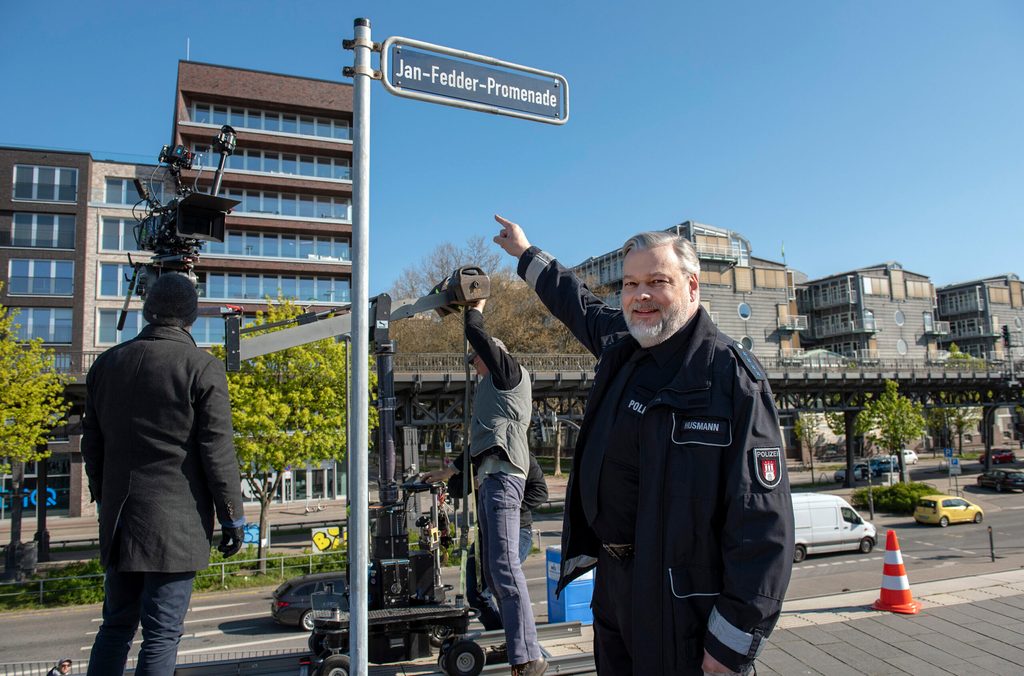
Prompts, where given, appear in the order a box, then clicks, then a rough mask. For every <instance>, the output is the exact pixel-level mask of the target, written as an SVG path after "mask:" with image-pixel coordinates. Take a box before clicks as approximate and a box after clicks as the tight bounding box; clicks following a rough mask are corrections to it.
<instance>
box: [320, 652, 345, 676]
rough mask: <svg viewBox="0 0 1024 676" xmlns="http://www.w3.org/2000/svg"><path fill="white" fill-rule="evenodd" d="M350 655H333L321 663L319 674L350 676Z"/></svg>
mask: <svg viewBox="0 0 1024 676" xmlns="http://www.w3.org/2000/svg"><path fill="white" fill-rule="evenodd" d="M350 673H352V672H351V671H350V669H349V661H348V655H331V656H330V657H328V658H327V659H326V660H324V663H323V664H321V665H320V671H319V672H318V674H317V676H349V674H350Z"/></svg>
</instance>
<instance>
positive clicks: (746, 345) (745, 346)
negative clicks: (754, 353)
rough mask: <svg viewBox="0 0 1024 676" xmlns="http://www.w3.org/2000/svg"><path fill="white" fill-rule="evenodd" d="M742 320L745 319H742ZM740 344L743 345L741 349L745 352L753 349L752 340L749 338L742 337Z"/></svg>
mask: <svg viewBox="0 0 1024 676" xmlns="http://www.w3.org/2000/svg"><path fill="white" fill-rule="evenodd" d="M744 319H746V317H744ZM740 344H741V345H743V349H744V350H746V351H747V352H750V351H751V350H753V349H754V340H753V338H751V337H750V336H743V340H741V341H740Z"/></svg>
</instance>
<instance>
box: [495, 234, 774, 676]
mask: <svg viewBox="0 0 1024 676" xmlns="http://www.w3.org/2000/svg"><path fill="white" fill-rule="evenodd" d="M495 219H496V220H497V221H498V223H500V224H501V226H502V227H501V230H500V231H499V233H498V235H497V236H496V237H495V238H494V241H495V242H496V243H498V244H499V245H500V246H501V247H502V248H503V249H504V250H505V251H506V252H507V253H509V254H511V255H513V256H515V257H516V258H517V259H518V261H519V266H518V272H519V275H520V276H521V277H523V279H525V280H526V282H527V283H528V284H529V285H530V286H531V287H532V288H533V289H534V291H536V293H537V295H538V297H539V298H540V299H541V301H542V302H543V303H544V305H545V306H546V307H547V308H548V310H550V311H551V313H552V314H553V315H554V316H555V317H556V318H558V319H559V320H560V321H562V323H564V324H565V325H566V326H567V327H568V328H569V329H570V330H571V331H572V332H573V335H575V336H576V338H577V339H578V340H579V341H580V342H581V343H582V344H583V346H584V347H585V348H587V349H588V350H590V351H591V352H592V353H593V354H594V355H595V356H597V357H598V359H599V360H598V365H597V373H596V375H595V378H594V386H593V388H592V389H591V392H590V396H589V397H588V400H587V409H586V412H585V414H584V419H583V424H582V426H581V430H580V436H579V440H578V441H577V444H576V451H575V454H574V457H573V470H572V474H571V475H570V477H569V484H568V486H567V487H566V491H567V492H566V508H565V517H564V522H563V527H562V570H561V576H560V580H559V586H558V591H561V590H562V589H564V587H565V585H566V584H568V583H569V582H570V581H572V580H573V579H574V578H576V577H578V576H579V575H581V574H583V573H585V572H586V571H588V570H590V569H591V568H593V567H594V566H595V565H596V566H597V575H596V577H595V586H594V598H593V605H592V607H593V611H594V653H595V660H596V662H597V670H598V673H600V674H602V675H608V676H627V675H628V674H633V675H634V676H659V675H663V674H664V675H672V676H677V675H678V676H682V675H684V674H685V675H687V676H689V675H692V676H698V675H699V674H701V673H702V672H703V673H705V674H707V673H711V674H730V673H748V672H749V671H750V670H751V669H752V668H753V663H754V660H755V658H756V657H757V655H758V654H759V653H760V652H761V650H762V649H763V648H764V646H765V643H766V642H767V640H768V637H769V636H770V635H771V633H772V629H773V628H774V627H775V624H776V622H777V621H778V618H779V613H780V612H781V610H782V600H783V598H784V597H785V594H786V588H787V587H788V585H789V578H790V573H791V570H792V565H793V547H794V537H793V507H792V503H791V501H790V496H789V481H788V479H787V477H786V465H785V458H784V453H783V446H782V434H781V432H780V428H779V419H778V413H777V412H776V409H775V404H774V401H773V399H772V393H771V388H770V387H769V386H768V378H767V376H766V375H765V373H764V370H763V369H762V368H761V365H760V364H759V363H758V361H757V359H756V358H755V357H754V356H753V355H752V354H750V352H749V351H747V350H746V349H744V347H743V346H742V345H740V344H739V343H737V342H736V341H734V340H732V339H730V338H729V337H727V336H725V335H724V334H722V333H721V332H720V331H719V330H718V328H717V327H716V326H715V324H714V322H712V321H711V318H710V317H709V316H708V313H707V312H706V311H705V310H704V309H703V308H702V307H701V305H700V284H699V274H700V261H699V259H698V258H697V254H696V252H695V250H694V247H693V245H692V244H691V243H690V242H689V240H687V239H685V238H683V237H679V236H677V235H674V234H671V233H667V232H645V233H640V234H638V235H635V236H633V237H631V238H630V239H629V240H627V242H626V243H625V245H624V246H623V248H622V253H623V263H622V276H623V277H622V278H623V283H622V307H621V308H617V307H613V306H610V305H607V304H606V303H604V302H602V301H601V300H600V299H599V298H597V297H596V296H594V294H592V293H591V292H590V291H589V290H588V289H587V287H586V286H585V285H584V284H583V283H582V282H581V281H580V280H579V278H577V277H576V275H574V274H573V273H572V272H571V271H570V270H567V269H566V268H564V267H563V266H561V265H560V264H559V263H558V261H557V260H555V259H554V258H553V257H552V256H551V255H550V254H548V253H546V252H544V251H542V250H540V249H538V248H537V247H533V246H530V242H529V241H528V240H527V239H526V235H525V234H524V233H523V231H522V228H520V227H519V226H518V225H516V224H515V223H512V222H510V221H508V220H506V219H504V218H501V217H500V216H496V217H495Z"/></svg>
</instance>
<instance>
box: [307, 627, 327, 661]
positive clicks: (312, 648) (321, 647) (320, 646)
mask: <svg viewBox="0 0 1024 676" xmlns="http://www.w3.org/2000/svg"><path fill="white" fill-rule="evenodd" d="M326 642H327V637H326V636H324V635H323V634H318V633H316V632H315V631H314V632H313V633H312V634H310V635H309V640H308V641H307V642H306V644H307V645H308V646H309V652H311V653H313V655H315V656H316V657H321V656H323V654H324V653H326V652H329V650H328V648H327V646H326V645H325V643H326Z"/></svg>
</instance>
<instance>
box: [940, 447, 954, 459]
mask: <svg viewBox="0 0 1024 676" xmlns="http://www.w3.org/2000/svg"><path fill="white" fill-rule="evenodd" d="M942 454H943V455H944V456H946V457H947V458H952V457H953V449H952V448H948V447H947V448H944V449H942Z"/></svg>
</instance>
